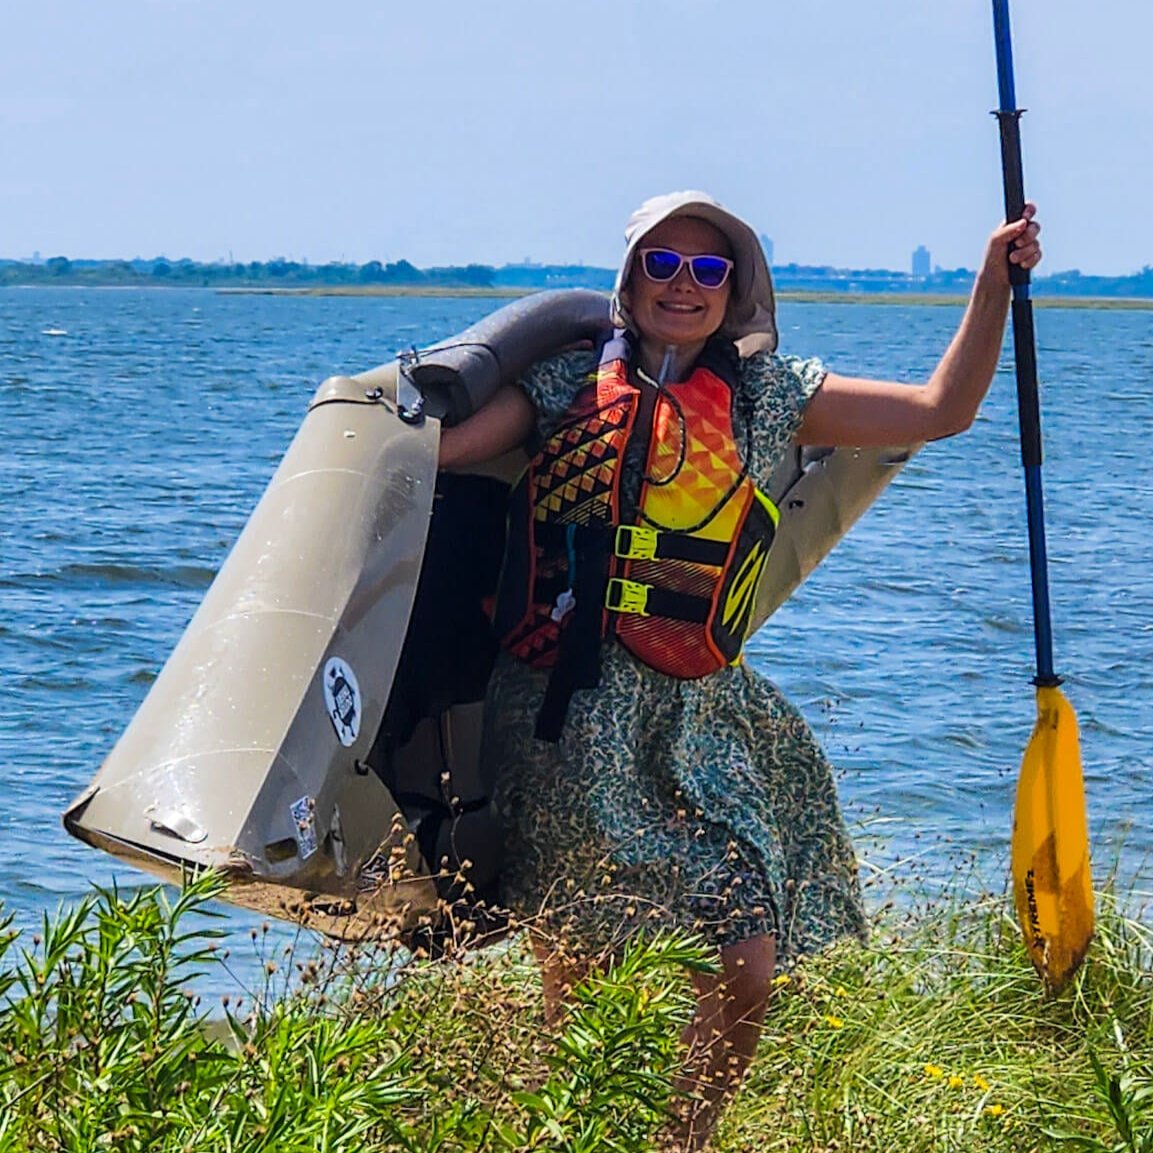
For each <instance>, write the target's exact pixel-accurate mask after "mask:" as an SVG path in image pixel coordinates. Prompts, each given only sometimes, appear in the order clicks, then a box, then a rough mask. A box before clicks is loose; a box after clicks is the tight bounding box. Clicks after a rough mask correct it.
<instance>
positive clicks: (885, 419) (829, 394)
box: [797, 204, 1041, 446]
mask: <svg viewBox="0 0 1153 1153" xmlns="http://www.w3.org/2000/svg"><path fill="white" fill-rule="evenodd" d="M1035 212H1036V208H1035V207H1034V205H1032V204H1027V205H1026V206H1025V214H1024V216H1022V218H1021V219H1020V220H1015V221H1014V222H1013V223H1012V224H1003V225H1001V227H1000V228H998V229H997V230H996V232H994V233H993V235H992V236H991V237H990V238H989V245H988V247H987V248H986V250H985V260H984V263H983V264H982V266H981V269H980V271H979V272H978V273H977V279H976V282H975V283H974V285H973V294H972V296H971V297H970V298H969V305H968V308H966V309H965V315H964V317H963V318H962V320H961V325H960V327H959V328H958V329H957V333H956V335H955V336H954V337H953V339H952V341H951V342H950V344H949V347H948V349H947V350H946V352H945V355H944V356H943V357H942V358H941V362H940V364H938V365H937V367H936V369H935V371H934V372H933V375H932V376H931V377H930V378H929V381H928V383H927V384H923V385H918V386H912V385H907V384H896V383H894V382H892V381H883V380H863V379H858V378H855V377H848V376H837V375H836V374H835V373H829V375H828V376H826V377H825V381H824V383H823V384H822V385H821V387H820V388H819V389H818V390H817V392H816V393H815V394H814V396H813V398H812V400H810V401H809V404H808V407H807V408H806V409H805V417H804V421H803V422H802V424H801V428H800V431H799V433H798V434H797V439H798V440H799V441H800V443H801V444H827V445H839V444H844V445H861V446H866V445H887V444H914V443H916V442H918V441H923V440H939V439H940V438H941V437H946V436H953V435H954V434H955V433H958V432H963V431H964V430H965V429H967V428H968V427H969V426H970V425H971V424H972V423H973V418H974V417H975V416H976V415H977V410H978V408H979V407H980V405H981V401H982V400H983V399H984V397H985V393H986V392H988V390H989V385H990V384H991V383H992V381H993V375H994V373H995V372H996V371H997V360H998V358H999V356H1000V354H1001V342H1002V340H1003V339H1004V335H1005V318H1006V316H1007V315H1008V311H1009V296H1010V287H1009V262H1010V261H1012V262H1013V263H1014V264H1019V265H1020V266H1021V267H1022V268H1030V269H1031V268H1034V267H1036V265H1037V263H1038V262H1039V261H1040V259H1041V246H1040V244H1039V243H1038V242H1037V234H1038V232H1040V225H1038V224H1037V223H1036V222H1035V221H1034V220H1033V215H1034V213H1035Z"/></svg>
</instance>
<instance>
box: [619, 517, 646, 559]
mask: <svg viewBox="0 0 1153 1153" xmlns="http://www.w3.org/2000/svg"><path fill="white" fill-rule="evenodd" d="M613 551H614V552H615V553H616V555H617V556H619V557H623V558H624V559H625V560H653V559H654V558H655V557H656V555H657V530H656V529H655V528H649V527H648V526H647V525H640V524H620V525H617V535H616V541H615V542H614V544H613Z"/></svg>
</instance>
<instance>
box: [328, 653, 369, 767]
mask: <svg viewBox="0 0 1153 1153" xmlns="http://www.w3.org/2000/svg"><path fill="white" fill-rule="evenodd" d="M324 704H325V706H326V707H327V709H328V719H329V720H330V721H332V727H333V728H334V729H335V730H336V735H337V737H338V738H339V739H340V743H341V744H342V745H345V746H348V745H351V744H352V743H353V742H354V741H355V740H356V738H357V737H358V736H359V734H360V712H361V709H360V685H359V684H357V681H356V673H354V672H353V671H352V666H351V665H349V664H348V662H347V661H343V660H341V659H340V657H329V658H328V663H327V664H326V665H325V666H324Z"/></svg>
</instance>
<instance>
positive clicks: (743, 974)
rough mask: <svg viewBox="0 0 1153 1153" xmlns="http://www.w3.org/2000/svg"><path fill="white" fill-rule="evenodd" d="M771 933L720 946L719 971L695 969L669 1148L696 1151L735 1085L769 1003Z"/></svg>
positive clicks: (774, 957)
mask: <svg viewBox="0 0 1153 1153" xmlns="http://www.w3.org/2000/svg"><path fill="white" fill-rule="evenodd" d="M776 960H777V943H776V938H775V937H771V936H763V935H762V936H758V937H751V938H749V940H747V941H741V942H740V943H739V944H736V945H730V946H727V947H726V948H723V949H721V973H720V974H717V975H713V974H707V973H704V974H702V973H695V974H694V975H693V984H694V985H695V986H696V991H697V1012H696V1015H695V1016H694V1018H693V1020H692V1023H691V1024H690V1025H689V1027H688V1028H687V1029H686V1030H685V1035H684V1041H685V1044H686V1047H687V1048H688V1058H687V1060H686V1063H685V1072H684V1074H683V1075H682V1076H681V1078H680V1079H679V1080H678V1082H677V1086H676V1087H677V1089H678V1090H679V1091H680V1092H682V1093H686V1094H688V1095H689V1096H688V1098H687V1099H683V1100H682V1101H681V1103H680V1106H679V1109H678V1112H679V1116H678V1118H677V1122H676V1124H675V1125H674V1127H673V1128H672V1130H671V1131H670V1137H671V1138H672V1139H673V1141H674V1148H676V1149H679V1150H684V1151H685V1153H698V1151H699V1150H703V1149H705V1148H706V1146H707V1144H708V1140H709V1137H710V1136H711V1135H712V1132H713V1130H714V1129H715V1128H716V1126H717V1122H718V1121H719V1120H720V1117H721V1114H722V1113H723V1112H724V1109H725V1106H726V1105H727V1104H728V1102H729V1100H730V1098H731V1097H732V1096H733V1094H734V1093H735V1092H736V1091H737V1088H738V1087H739V1085H740V1083H741V1080H742V1078H743V1077H744V1075H745V1070H746V1069H748V1067H749V1063H750V1062H751V1061H752V1059H753V1056H754V1054H755V1053H756V1051H757V1041H758V1040H759V1039H760V1036H761V1022H762V1021H763V1020H764V1019H765V1011H766V1010H767V1008H768V1005H769V993H770V990H771V988H772V982H773V970H774V967H775V965H776Z"/></svg>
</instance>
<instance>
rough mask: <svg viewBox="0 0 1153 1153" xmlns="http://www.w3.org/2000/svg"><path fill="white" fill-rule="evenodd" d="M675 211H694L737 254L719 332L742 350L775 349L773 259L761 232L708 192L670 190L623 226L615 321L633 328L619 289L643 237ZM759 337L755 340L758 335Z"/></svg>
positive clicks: (647, 203) (679, 213)
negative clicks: (730, 293)
mask: <svg viewBox="0 0 1153 1153" xmlns="http://www.w3.org/2000/svg"><path fill="white" fill-rule="evenodd" d="M674 216H693V217H696V218H698V219H700V220H705V221H707V222H708V223H709V224H711V225H712V226H713V227H714V228H716V229H718V230H719V231H720V232H722V233H724V235H725V237H726V238H727V240H728V242H729V244H730V245H731V246H732V254H733V264H734V268H733V275H734V283H733V291H732V296H731V297H730V298H729V307H728V310H727V311H726V313H725V321H724V324H722V325H721V329H720V331H721V333H722V334H723V335H725V336H727V337H729V338H730V339H731V340H736V341H740V342H741V344H742V352H745V353H748V352H752V351H755V350H758V349H767V350H768V351H769V352H772V351H773V350H775V349H776V347H777V320H776V303H775V301H774V299H773V278H772V276H771V275H770V273H769V262H768V261H767V260H766V259H765V251H764V249H763V248H762V247H761V242H760V241H759V240H758V239H757V234H756V233H755V232H754V231H753V230H752V229H751V228H750V227H749V226H748V225H747V224H746V223H745V222H744V221H743V220H742V219H741V218H740V217H739V216H735V215H733V213H731V212H730V211H729V210H728V209H727V208H726V207H725V206H724V205H723V204H721V203H720V202H719V201H717V200H714V199H713V197H711V196H710V195H709V194H708V193H707V192H699V191H687V192H668V193H666V194H665V195H663V196H654V197H652V198H651V199H649V200H646V201H645V202H644V204H642V205H641V206H640V208H638V209H637V210H636V212H634V213H633V214H632V216H630V217H629V222H628V224H627V225H626V227H625V254H624V258H623V259H622V261H621V267H620V271H619V272H618V273H617V279H616V283H615V284H614V285H613V296H612V308H613V323H614V324H616V325H618V326H619V327H621V328H632V323H631V317H630V316H629V312H628V308H627V307H626V306H625V304H624V302H623V301H622V300H621V292H622V290H623V289H624V287H625V285H626V284H628V280H629V274H630V273H631V272H632V269H633V262H634V260H635V259H636V254H637V250H638V249H639V248H640V246H641V242H642V241H643V240H644V238H645V237H646V236H648V234H649V233H650V232H652V230H653V229H654V228H656V226H657V225H658V224H661V223H663V222H664V221H666V220H671V219H672V218H673V217H674ZM754 338H755V339H754Z"/></svg>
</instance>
